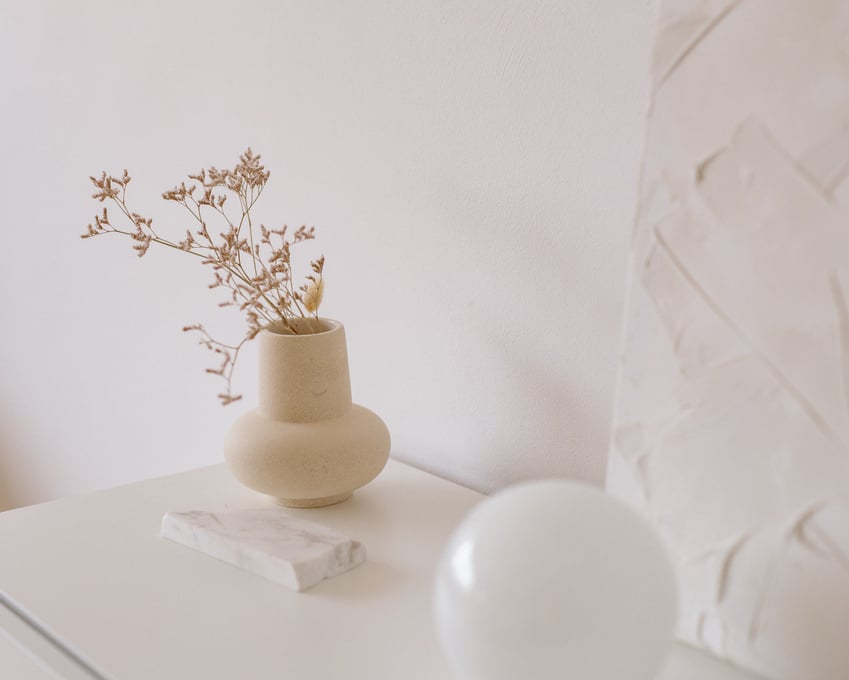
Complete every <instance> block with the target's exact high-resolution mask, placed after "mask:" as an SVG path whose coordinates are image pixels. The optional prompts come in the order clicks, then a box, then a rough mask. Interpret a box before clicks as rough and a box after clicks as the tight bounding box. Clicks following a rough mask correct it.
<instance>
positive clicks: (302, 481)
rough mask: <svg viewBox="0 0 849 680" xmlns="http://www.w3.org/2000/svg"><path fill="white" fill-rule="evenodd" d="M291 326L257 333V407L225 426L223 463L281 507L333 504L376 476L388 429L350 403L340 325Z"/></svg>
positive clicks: (386, 450) (301, 321)
mask: <svg viewBox="0 0 849 680" xmlns="http://www.w3.org/2000/svg"><path fill="white" fill-rule="evenodd" d="M294 323H296V324H297V325H296V329H297V330H298V333H297V334H295V333H292V332H291V331H286V330H285V328H283V327H281V326H276V327H275V326H271V327H269V328H267V329H265V330H263V331H261V333H260V335H259V367H260V377H259V406H258V407H257V408H256V409H254V410H252V411H249V412H247V413H245V414H243V415H242V416H240V417H239V418H238V419H237V420H236V422H235V423H233V425H232V426H231V427H230V430H229V431H228V432H227V435H226V436H225V439H224V458H225V460H226V462H227V465H228V467H229V468H230V470H231V472H232V473H233V475H234V476H235V477H236V479H238V480H239V481H240V482H242V484H244V485H245V486H247V487H249V488H251V489H254V490H255V491H259V492H261V493H264V494H268V495H269V496H273V497H274V498H275V499H276V500H277V502H278V503H280V504H281V505H285V506H288V507H320V506H325V505H332V504H333V503H338V502H340V501H343V500H345V499H346V498H348V497H349V496H350V495H351V494H352V493H353V492H354V490H355V489H358V488H359V487H361V486H363V485H364V484H367V483H368V482H370V481H371V480H372V479H374V478H375V477H376V476H377V475H378V474H379V473H380V471H381V470H382V469H383V466H384V465H385V464H386V461H387V460H388V458H389V446H390V439H389V431H388V430H387V429H386V425H385V424H384V423H383V421H382V420H381V419H380V418H379V417H378V416H377V415H376V414H374V413H373V412H371V411H369V410H368V409H367V408H364V407H362V406H359V405H357V404H354V403H352V401H351V382H350V377H349V372H348V352H347V346H346V342H345V329H344V327H343V326H342V324H340V323H339V322H337V321H332V320H330V319H297V320H295V321H294ZM316 331H317V332H316Z"/></svg>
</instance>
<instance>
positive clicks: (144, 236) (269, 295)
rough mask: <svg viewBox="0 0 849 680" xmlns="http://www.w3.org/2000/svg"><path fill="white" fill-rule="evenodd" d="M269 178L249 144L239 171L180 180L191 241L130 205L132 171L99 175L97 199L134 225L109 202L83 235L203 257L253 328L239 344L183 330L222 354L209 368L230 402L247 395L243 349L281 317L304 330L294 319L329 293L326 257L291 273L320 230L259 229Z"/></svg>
mask: <svg viewBox="0 0 849 680" xmlns="http://www.w3.org/2000/svg"><path fill="white" fill-rule="evenodd" d="M269 176H270V173H269V172H268V171H267V170H266V169H265V168H264V167H263V166H262V165H261V164H260V155H259V154H254V153H253V152H252V151H251V149H250V148H249V149H248V150H247V151H245V153H244V154H242V155H241V156H240V157H239V162H238V163H237V164H236V166H235V167H234V168H233V169H232V170H219V169H217V168H216V167H214V166H213V167H210V168H207V169H202V170H201V171H200V172H198V173H197V174H195V175H189V176H188V178H189V180H191V181H190V183H189V184H187V183H186V182H180V184H179V185H177V186H176V187H174V188H173V189H171V190H170V191H166V192H164V193H163V194H162V198H164V199H165V200H166V201H174V202H176V203H179V204H180V205H182V206H183V207H184V208H185V209H186V210H187V211H188V212H189V214H191V216H192V218H193V219H194V220H195V221H196V222H197V223H198V224H197V225H195V231H192V230H190V229H187V230H186V238H185V239H183V240H182V241H171V240H168V239H166V238H163V237H161V236H160V235H159V234H158V233H157V231H156V230H155V229H154V228H153V220H151V219H150V218H148V217H144V216H142V215H141V214H139V213H137V212H134V211H132V210H130V208H129V207H128V206H127V202H126V193H127V185H128V184H129V183H130V179H131V178H130V175H129V174H128V173H127V171H126V170H124V174H123V175H122V176H121V177H114V176H112V175H109V174H107V173H105V172H103V173H101V175H100V177H99V178H98V177H91V181H92V183H93V184H94V186H95V188H96V191H95V193H94V194H92V198H94V199H96V200H97V201H98V202H100V203H103V202H105V201H111V202H112V203H113V204H114V205H115V206H117V208H118V210H119V211H120V212H121V213H123V218H122V220H123V221H126V222H128V223H129V225H131V226H128V227H127V228H126V229H122V228H119V227H116V226H114V225H113V224H112V223H111V222H110V217H109V213H108V211H107V209H106V207H104V208H103V209H102V211H101V212H100V213H99V214H97V215H95V217H94V224H93V225H92V224H89V225H88V229H87V230H86V233H84V234H83V235H82V238H91V237H92V236H101V235H103V234H122V235H124V236H128V237H129V238H131V239H132V240H133V241H134V244H133V249H134V250H135V251H136V252H137V253H138V256H139V257H142V256H144V255H145V253H147V251H148V249H149V248H150V246H151V245H152V244H154V243H155V244H159V245H163V246H168V247H169V248H173V249H175V250H179V251H183V252H185V253H187V254H189V255H192V256H194V257H197V258H200V261H201V264H205V265H209V266H210V267H211V268H212V272H213V281H212V283H211V284H209V288H224V289H225V290H226V291H227V292H228V295H227V299H226V300H224V301H222V302H221V303H219V306H220V307H229V306H236V307H238V308H239V310H240V311H242V312H244V314H245V319H246V321H247V330H246V332H245V335H244V337H243V338H242V339H241V341H240V342H238V343H236V344H226V343H223V342H219V341H218V340H215V339H214V338H213V337H212V336H211V335H210V334H209V333H208V332H207V331H206V329H205V328H204V327H203V326H202V325H201V324H194V325H191V326H186V327H185V328H184V329H183V330H184V331H191V332H195V333H198V334H199V335H200V344H201V345H203V346H204V347H206V348H207V349H209V350H211V351H212V352H214V353H215V354H216V355H217V356H218V357H219V358H220V360H221V364H220V365H219V366H218V367H217V368H208V369H206V370H207V373H212V374H214V375H217V376H220V377H221V378H223V379H224V380H225V382H226V384H227V388H226V391H225V392H222V393H221V394H219V395H218V397H219V399H220V400H221V403H222V404H223V405H225V406H226V405H227V404H230V403H232V402H234V401H237V400H238V399H240V398H241V395H234V394H233V393H232V389H231V385H232V382H231V380H232V375H233V369H234V367H235V365H236V360H237V359H238V356H239V350H240V349H241V348H242V346H243V345H244V344H245V343H246V342H249V341H250V340H252V339H253V338H255V337H256V336H257V334H258V333H259V332H260V331H261V330H262V329H263V327H265V326H266V325H269V324H278V325H279V323H280V322H282V327H283V329H285V330H286V331H288V332H291V333H297V332H298V328H296V325H295V324H293V323H292V320H293V319H295V318H306V319H310V318H315V319H318V308H319V305H320V304H321V300H322V295H323V292H324V278H323V272H324V256H321V257H320V258H318V259H317V260H314V261H312V262H311V263H310V266H311V268H312V274H309V275H308V276H307V277H306V281H305V282H304V283H303V285H301V286H300V287H297V288H296V287H295V282H294V276H293V273H292V266H291V253H290V251H291V248H292V246H293V245H295V244H296V243H301V242H303V241H308V240H310V239H313V238H314V237H315V229H314V228H313V227H310V228H309V229H307V228H306V227H305V226H302V227H299V228H298V229H296V230H294V231H292V232H291V233H290V231H289V228H288V227H286V226H284V227H283V228H282V229H268V228H266V227H265V226H264V225H262V224H260V225H259V229H258V230H256V229H255V228H254V224H253V216H252V214H251V211H252V210H253V208H254V205H255V204H256V201H257V199H259V197H260V195H261V194H262V191H263V189H264V188H265V185H266V183H267V182H268V178H269ZM196 194H197V196H196ZM231 196H235V197H236V198H238V200H239V208H238V218H237V219H236V220H233V219H231V217H230V215H229V214H228V211H227V209H226V208H225V203H226V202H227V199H228V198H229V197H231ZM229 205H230V204H227V206H228V207H229ZM210 218H214V219H215V220H217V221H219V222H223V224H224V225H225V227H224V231H223V232H221V233H220V234H218V237H217V238H216V237H213V236H212V233H211V232H210V231H209V228H210V227H209V226H208V222H207V220H208V219H210ZM198 225H199V228H198ZM301 332H303V331H301Z"/></svg>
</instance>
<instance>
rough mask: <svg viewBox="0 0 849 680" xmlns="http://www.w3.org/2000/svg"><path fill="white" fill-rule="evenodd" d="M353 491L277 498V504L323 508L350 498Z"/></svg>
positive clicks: (292, 506)
mask: <svg viewBox="0 0 849 680" xmlns="http://www.w3.org/2000/svg"><path fill="white" fill-rule="evenodd" d="M352 495H353V492H350V491H349V492H348V493H341V494H339V495H338V496H325V497H324V498H275V499H274V502H275V503H277V505H282V506H283V507H284V508H323V507H326V506H328V505H336V504H337V503H341V502H342V501H346V500H348V499H349V498H350V497H351V496H352Z"/></svg>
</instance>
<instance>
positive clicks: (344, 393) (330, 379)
mask: <svg viewBox="0 0 849 680" xmlns="http://www.w3.org/2000/svg"><path fill="white" fill-rule="evenodd" d="M290 324H293V325H294V327H295V329H296V330H297V331H298V332H297V333H293V332H292V331H291V330H287V329H286V327H285V325H284V324H283V323H282V322H281V323H278V324H274V325H271V326H269V327H268V328H266V329H265V330H263V331H262V332H261V333H260V335H259V370H260V374H259V409H258V410H259V413H260V414H261V415H263V416H265V417H266V418H272V419H274V420H283V421H287V422H294V423H311V422H315V421H318V420H328V419H330V418H338V417H339V416H341V415H343V414H344V413H345V412H346V411H347V410H348V409H349V408H351V379H350V374H349V372H348V349H347V346H346V343H345V328H344V327H343V326H342V324H341V323H339V322H338V321H333V320H331V319H292V320H291V321H290ZM316 331H317V332H316Z"/></svg>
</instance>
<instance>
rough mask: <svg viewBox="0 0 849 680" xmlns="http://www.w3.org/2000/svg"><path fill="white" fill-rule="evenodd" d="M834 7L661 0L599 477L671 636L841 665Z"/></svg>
mask: <svg viewBox="0 0 849 680" xmlns="http://www.w3.org/2000/svg"><path fill="white" fill-rule="evenodd" d="M847 46H849V2H846V0H813V1H811V2H796V1H795V0H729V1H726V2H723V1H720V0H716V1H708V0H703V1H697V0H670V1H667V2H664V3H662V6H661V16H660V24H659V30H658V37H657V42H656V46H655V51H654V58H653V74H652V75H653V83H654V91H653V94H652V108H651V112H650V115H649V128H648V136H647V147H646V151H645V158H644V165H643V174H642V179H641V186H640V202H639V210H638V216H637V225H636V229H635V234H634V239H633V244H632V253H631V257H632V260H631V264H632V269H631V277H632V278H631V294H630V298H629V307H628V312H627V315H626V326H627V327H626V336H625V350H624V354H623V357H622V364H621V366H620V381H619V393H618V401H617V414H616V418H615V422H614V433H613V441H612V446H611V454H610V461H609V466H608V473H607V482H608V487H609V488H610V490H612V491H613V492H615V493H617V494H619V495H621V496H622V497H624V498H626V499H627V500H629V501H630V502H631V503H633V504H635V505H636V506H638V507H640V508H641V509H643V510H644V511H645V512H647V513H648V514H649V515H650V516H651V518H652V519H653V520H654V521H655V523H656V524H657V526H658V527H659V528H660V530H661V531H662V533H663V535H664V536H665V538H666V539H667V541H668V543H669V545H670V547H671V549H672V550H673V552H674V554H675V555H676V556H677V559H678V566H679V570H680V575H681V585H682V591H683V592H682V602H683V606H682V612H681V622H680V630H679V633H680V636H681V637H682V638H683V639H684V640H686V641H688V642H691V643H694V644H696V645H699V646H701V647H703V648H705V649H707V650H709V651H711V652H713V653H715V654H716V655H718V656H720V657H723V658H727V659H730V660H731V661H734V662H735V663H738V664H740V665H742V666H744V667H747V668H749V669H752V670H755V671H756V672H759V673H762V674H764V675H765V676H767V677H770V678H775V679H776V680H837V679H842V678H847V677H849V450H847V445H849V403H848V402H847V387H849V306H847V302H849V278H847V277H848V276H849V200H847V196H849V187H848V186H847V182H846V176H847V174H848V173H849V51H847Z"/></svg>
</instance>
